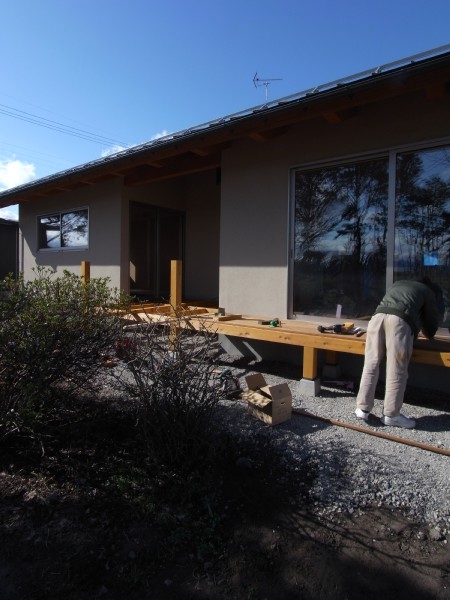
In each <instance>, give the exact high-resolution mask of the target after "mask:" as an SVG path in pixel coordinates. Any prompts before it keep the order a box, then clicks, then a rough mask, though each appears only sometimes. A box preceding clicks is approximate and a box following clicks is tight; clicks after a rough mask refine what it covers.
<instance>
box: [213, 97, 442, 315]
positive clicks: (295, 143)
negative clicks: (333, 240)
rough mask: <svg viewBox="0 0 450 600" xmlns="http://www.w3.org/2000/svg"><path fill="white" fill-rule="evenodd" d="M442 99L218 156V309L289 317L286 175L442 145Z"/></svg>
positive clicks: (313, 125)
mask: <svg viewBox="0 0 450 600" xmlns="http://www.w3.org/2000/svg"><path fill="white" fill-rule="evenodd" d="M449 108H450V106H449V100H448V96H443V97H442V98H438V99H427V98H426V97H425V94H424V93H423V94H416V95H411V96H410V97H409V99H408V102H406V103H405V102H404V101H403V100H398V99H395V100H394V101H386V102H384V103H382V104H379V105H373V106H372V105H369V106H366V107H363V108H362V109H361V110H360V112H359V113H358V114H356V116H354V117H352V118H350V119H348V120H344V121H342V122H340V123H328V122H327V121H326V120H325V119H324V118H317V119H314V120H310V121H306V122H305V123H303V124H302V123H300V124H298V125H297V126H296V127H295V129H292V130H290V132H289V133H288V134H286V135H282V136H280V137H278V138H276V139H274V140H272V141H268V142H264V143H257V142H253V141H251V140H246V141H243V142H241V143H239V144H235V145H233V146H232V147H231V148H230V149H229V150H227V151H225V152H224V154H223V161H222V197H221V232H220V300H219V302H220V306H224V307H225V308H226V310H227V311H229V312H236V313H242V314H252V315H261V316H267V317H280V318H286V317H288V316H290V314H289V301H290V298H289V273H288V266H289V253H290V244H291V240H290V229H289V221H290V218H289V211H290V189H289V188H290V173H291V170H292V168H294V167H302V166H309V165H312V164H320V163H324V162H329V161H336V162H338V161H341V160H344V159H347V158H351V157H355V158H357V157H362V156H364V155H370V154H376V153H387V152H388V151H389V150H391V149H403V148H405V147H407V146H408V145H411V144H421V143H424V142H426V143H429V144H430V145H433V143H436V144H437V143H442V142H444V141H447V143H448V142H450V119H449V118H448V117H449Z"/></svg>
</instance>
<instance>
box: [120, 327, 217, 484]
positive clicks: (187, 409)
mask: <svg viewBox="0 0 450 600" xmlns="http://www.w3.org/2000/svg"><path fill="white" fill-rule="evenodd" d="M216 355H217V340H216V338H215V336H213V335H211V334H210V333H208V332H207V331H206V330H204V329H203V330H200V331H193V330H192V329H189V328H187V327H186V324H185V323H183V322H182V321H181V319H180V318H174V320H173V321H172V323H171V324H170V325H167V324H166V325H161V323H159V322H150V323H149V324H148V325H142V326H139V327H136V328H134V329H133V330H132V332H131V333H128V334H126V337H124V339H123V340H122V341H121V343H120V348H119V353H118V356H119V357H120V358H122V360H123V370H122V371H120V372H119V375H118V380H119V381H120V385H121V386H123V387H124V388H125V389H126V391H127V392H128V394H129V395H131V396H133V397H134V398H136V399H137V401H138V425H139V431H140V434H141V436H142V440H143V442H144V444H145V446H146V448H147V450H148V453H149V457H150V458H151V459H153V460H155V461H157V462H158V463H162V464H163V465H164V466H165V467H168V468H169V469H173V470H174V471H177V472H182V473H186V472H192V471H193V470H195V469H197V468H199V467H201V465H204V464H205V462H207V458H208V452H209V450H210V449H211V447H212V444H211V441H212V436H213V432H212V430H211V423H212V417H213V412H214V408H215V407H216V405H217V403H218V401H219V400H220V399H221V398H222V397H223V396H224V391H223V388H222V382H220V381H219V380H218V379H216V378H214V376H213V368H214V362H215V357H216Z"/></svg>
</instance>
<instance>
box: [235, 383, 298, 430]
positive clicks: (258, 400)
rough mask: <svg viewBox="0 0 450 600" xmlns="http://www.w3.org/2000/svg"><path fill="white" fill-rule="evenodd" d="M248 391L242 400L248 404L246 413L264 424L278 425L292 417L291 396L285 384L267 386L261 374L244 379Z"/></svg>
mask: <svg viewBox="0 0 450 600" xmlns="http://www.w3.org/2000/svg"><path fill="white" fill-rule="evenodd" d="M245 381H246V383H247V386H248V390H247V391H245V392H244V393H243V394H242V398H243V399H244V400H247V402H248V411H249V413H250V414H252V415H253V416H255V417H257V418H258V419H260V420H261V421H264V423H268V424H269V425H278V424H279V423H283V422H284V421H288V420H289V419H290V418H291V415H292V394H291V390H290V389H289V386H288V384H287V383H278V384H277V385H267V383H266V380H265V379H264V376H263V375H261V373H256V374H255V375H248V376H247V377H246V378H245Z"/></svg>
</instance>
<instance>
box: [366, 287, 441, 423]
mask: <svg viewBox="0 0 450 600" xmlns="http://www.w3.org/2000/svg"><path fill="white" fill-rule="evenodd" d="M441 294H442V293H441ZM439 301H440V288H439V287H438V286H437V285H435V284H433V283H432V282H431V281H430V280H429V279H428V278H427V277H424V278H422V279H421V280H420V281H410V280H400V281H396V282H395V283H394V285H393V286H392V287H391V288H390V289H389V290H388V291H387V293H386V295H385V296H384V298H383V299H382V300H381V302H380V304H379V305H378V307H377V308H376V310H375V313H374V314H373V316H372V318H371V319H370V321H369V325H368V327H367V335H366V348H365V354H364V367H363V372H362V375H361V382H360V386H359V391H358V395H357V397H356V410H355V415H356V416H357V417H358V419H364V421H367V420H368V418H369V415H370V413H371V411H372V409H373V405H374V399H375V388H376V385H377V382H378V377H379V372H380V363H381V361H382V360H383V358H384V357H386V388H385V396H384V406H383V415H382V416H381V417H380V419H381V422H382V423H384V425H390V426H394V427H404V428H405V429H413V428H414V427H415V425H416V422H415V421H414V419H409V418H408V417H406V416H405V415H403V414H402V413H401V412H400V411H401V408H402V405H403V396H404V393H405V389H406V381H407V379H408V365H409V361H410V359H411V354H412V351H413V344H414V340H415V339H416V338H417V336H418V334H419V332H420V331H421V332H422V333H423V335H424V336H425V337H427V338H428V339H432V338H433V337H434V335H435V333H436V331H437V328H438V326H439V320H440V314H439Z"/></svg>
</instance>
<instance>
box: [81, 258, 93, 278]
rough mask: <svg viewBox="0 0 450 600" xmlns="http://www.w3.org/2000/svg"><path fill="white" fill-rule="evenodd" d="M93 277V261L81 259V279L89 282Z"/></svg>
mask: <svg viewBox="0 0 450 600" xmlns="http://www.w3.org/2000/svg"><path fill="white" fill-rule="evenodd" d="M90 279H91V263H90V262H89V261H88V260H82V261H81V281H82V282H83V283H87V282H88V281H89V280H90Z"/></svg>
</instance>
